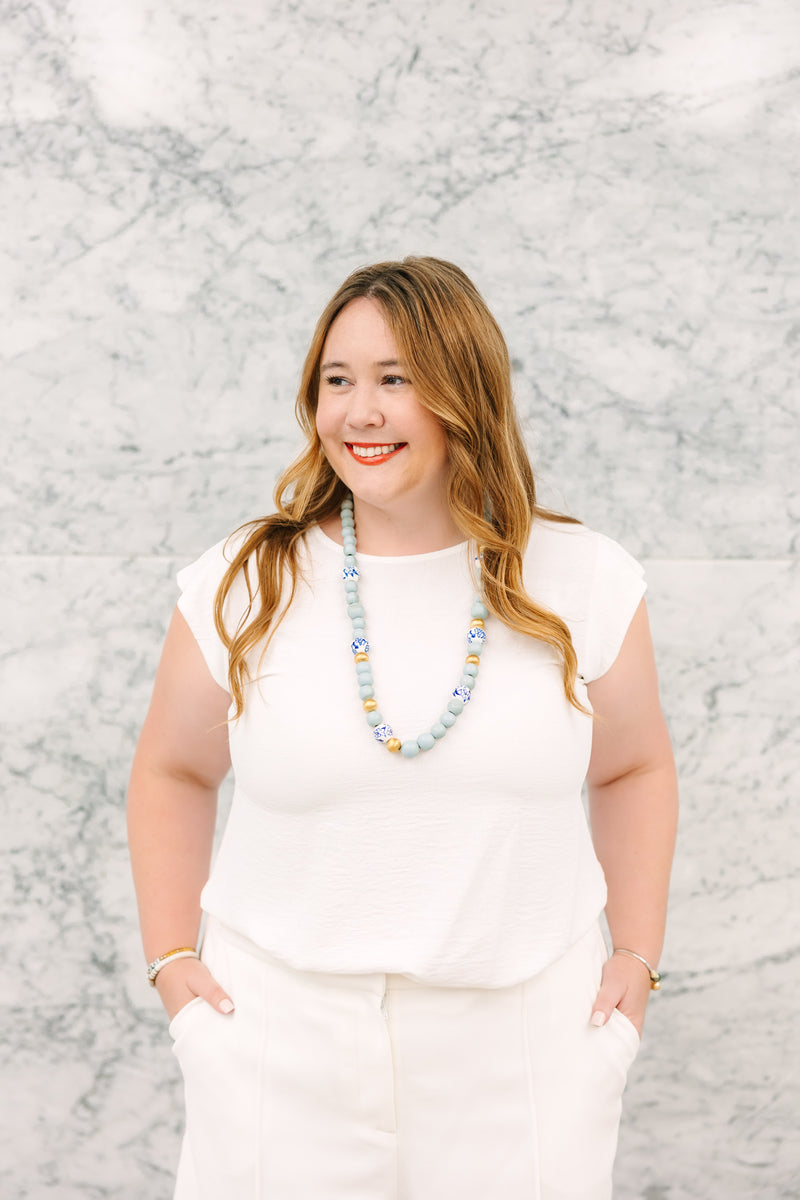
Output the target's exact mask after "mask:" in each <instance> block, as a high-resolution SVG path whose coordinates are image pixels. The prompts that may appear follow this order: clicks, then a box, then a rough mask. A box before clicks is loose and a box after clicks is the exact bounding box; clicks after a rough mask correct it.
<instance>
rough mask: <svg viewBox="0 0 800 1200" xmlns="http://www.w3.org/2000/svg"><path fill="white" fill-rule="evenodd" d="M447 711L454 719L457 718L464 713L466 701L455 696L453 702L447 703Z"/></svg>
mask: <svg viewBox="0 0 800 1200" xmlns="http://www.w3.org/2000/svg"><path fill="white" fill-rule="evenodd" d="M447 709H448V712H451V713H452V714H453V716H454V717H457V716H459V714H460V713H462V712H463V711H464V701H463V700H462V699H461V698H460V697H459V696H456V695H454V696H453V698H452V700H448V701H447Z"/></svg>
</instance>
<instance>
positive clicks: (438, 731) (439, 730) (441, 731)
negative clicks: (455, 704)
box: [431, 713, 450, 740]
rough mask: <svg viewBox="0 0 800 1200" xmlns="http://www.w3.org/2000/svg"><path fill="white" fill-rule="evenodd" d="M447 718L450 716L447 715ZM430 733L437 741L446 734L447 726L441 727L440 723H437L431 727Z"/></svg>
mask: <svg viewBox="0 0 800 1200" xmlns="http://www.w3.org/2000/svg"><path fill="white" fill-rule="evenodd" d="M448 716H450V714H449V713H448ZM431 733H432V734H433V736H434V737H435V738H436V739H437V740H438V739H439V738H443V737H444V735H445V734H446V733H447V726H446V725H443V724H442V722H441V721H437V722H436V723H435V725H431Z"/></svg>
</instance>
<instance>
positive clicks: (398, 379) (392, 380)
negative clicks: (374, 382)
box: [381, 375, 408, 387]
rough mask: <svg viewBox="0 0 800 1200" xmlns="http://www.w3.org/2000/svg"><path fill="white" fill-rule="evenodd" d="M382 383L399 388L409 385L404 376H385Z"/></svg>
mask: <svg viewBox="0 0 800 1200" xmlns="http://www.w3.org/2000/svg"><path fill="white" fill-rule="evenodd" d="M381 383H388V384H389V385H390V386H391V387H398V386H399V385H400V384H401V383H408V380H407V379H404V378H403V376H402V375H384V377H383V379H382V380H381Z"/></svg>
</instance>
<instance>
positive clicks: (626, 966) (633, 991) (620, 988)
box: [591, 954, 651, 1037]
mask: <svg viewBox="0 0 800 1200" xmlns="http://www.w3.org/2000/svg"><path fill="white" fill-rule="evenodd" d="M650 991H651V988H650V976H649V975H648V973H647V969H646V968H645V966H644V964H643V963H640V962H638V961H637V959H635V958H629V957H628V955H627V954H612V956H611V958H609V960H608V961H607V963H606V964H605V966H604V967H603V975H602V979H601V981H600V990H599V991H598V993H597V996H596V998H595V1002H594V1004H593V1005H592V1015H591V1023H592V1024H593V1025H605V1023H606V1021H607V1020H608V1018H609V1017H610V1016H611V1013H612V1012H613V1010H614V1009H615V1008H618V1009H619V1010H620V1012H621V1013H624V1015H625V1016H626V1017H627V1018H628V1020H629V1021H631V1022H632V1023H633V1025H634V1026H635V1028H636V1030H637V1032H638V1034H639V1037H641V1036H642V1029H643V1028H644V1014H645V1010H646V1008H647V1001H648V1000H649V999H650ZM601 1016H602V1020H601V1019H600V1017H601Z"/></svg>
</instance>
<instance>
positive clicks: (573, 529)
mask: <svg viewBox="0 0 800 1200" xmlns="http://www.w3.org/2000/svg"><path fill="white" fill-rule="evenodd" d="M523 571H524V580H525V587H526V590H527V591H528V593H529V594H530V595H531V597H532V598H533V599H534V600H535V601H536V602H537V603H539V604H542V605H544V606H545V607H547V608H549V609H550V610H551V611H553V612H556V613H558V615H559V616H561V617H563V618H564V620H566V622H567V624H568V625H569V627H570V631H571V633H572V636H573V640H574V641H575V643H576V649H577V651H578V656H579V659H580V661H581V663H582V673H583V674H584V675H585V677H586V679H587V680H588V679H594V678H597V677H598V676H599V675H601V674H602V673H603V672H604V671H605V670H607V669H608V667H609V666H610V664H611V662H612V661H613V659H614V657H615V655H616V653H617V651H618V649H619V645H620V644H621V640H622V637H623V636H624V633H625V630H626V629H627V628H628V625H629V623H630V621H631V618H632V616H633V613H634V611H635V609H636V607H637V605H638V604H639V601H640V600H641V598H642V596H643V595H644V591H645V587H646V584H645V579H644V569H643V567H642V566H641V564H640V563H638V562H637V561H636V559H635V558H633V557H632V555H630V554H629V553H628V551H627V550H625V549H624V548H623V547H622V546H621V545H620V544H619V542H616V541H614V539H613V538H610V537H608V536H607V535H606V534H603V533H598V532H597V530H594V529H589V528H588V527H587V526H586V525H577V524H571V523H568V522H562V521H553V520H547V519H544V518H540V519H537V520H536V521H535V522H534V525H533V529H532V531H531V536H530V540H529V542H528V548H527V551H526V554H525V559H524V566H523Z"/></svg>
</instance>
